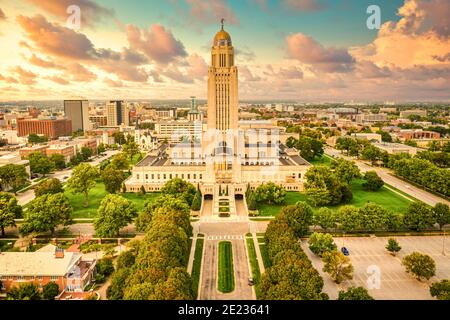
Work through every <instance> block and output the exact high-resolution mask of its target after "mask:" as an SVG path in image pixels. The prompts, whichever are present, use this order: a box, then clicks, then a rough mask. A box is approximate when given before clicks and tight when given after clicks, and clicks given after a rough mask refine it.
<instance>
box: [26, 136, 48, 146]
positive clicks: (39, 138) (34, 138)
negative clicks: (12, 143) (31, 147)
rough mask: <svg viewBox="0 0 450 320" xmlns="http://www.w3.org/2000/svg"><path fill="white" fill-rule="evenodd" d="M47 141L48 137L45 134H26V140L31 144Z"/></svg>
mask: <svg viewBox="0 0 450 320" xmlns="http://www.w3.org/2000/svg"><path fill="white" fill-rule="evenodd" d="M47 141H48V138H47V137H46V136H38V135H37V134H35V133H30V134H29V135H28V142H29V143H31V144H38V143H44V142H47Z"/></svg>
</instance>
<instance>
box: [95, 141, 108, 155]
mask: <svg viewBox="0 0 450 320" xmlns="http://www.w3.org/2000/svg"><path fill="white" fill-rule="evenodd" d="M105 151H106V146H105V145H104V144H103V143H100V144H99V145H98V147H97V153H98V154H102V153H104V152H105Z"/></svg>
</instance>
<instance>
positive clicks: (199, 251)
mask: <svg viewBox="0 0 450 320" xmlns="http://www.w3.org/2000/svg"><path fill="white" fill-rule="evenodd" d="M204 242H205V240H204V239H203V238H202V239H200V238H197V242H196V245H195V253H194V262H193V264H192V274H191V277H192V282H193V284H192V289H193V290H194V293H195V297H197V295H198V286H199V282H200V273H201V268H202V255H203V244H204Z"/></svg>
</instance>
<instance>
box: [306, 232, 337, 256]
mask: <svg viewBox="0 0 450 320" xmlns="http://www.w3.org/2000/svg"><path fill="white" fill-rule="evenodd" d="M308 243H309V249H310V250H311V251H312V252H314V253H315V254H316V255H318V256H319V257H322V256H323V254H324V253H325V252H329V251H335V250H336V249H337V246H336V244H335V243H334V240H333V237H332V236H331V234H329V233H318V232H314V233H313V234H312V235H311V236H310V237H309V240H308Z"/></svg>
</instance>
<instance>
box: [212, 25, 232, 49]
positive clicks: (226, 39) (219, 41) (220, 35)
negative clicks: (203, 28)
mask: <svg viewBox="0 0 450 320" xmlns="http://www.w3.org/2000/svg"><path fill="white" fill-rule="evenodd" d="M221 22H222V29H221V30H219V32H217V33H216V36H215V37H214V45H215V46H217V45H231V36H230V34H229V33H228V32H226V31H225V30H223V23H224V19H222V21H221Z"/></svg>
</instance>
